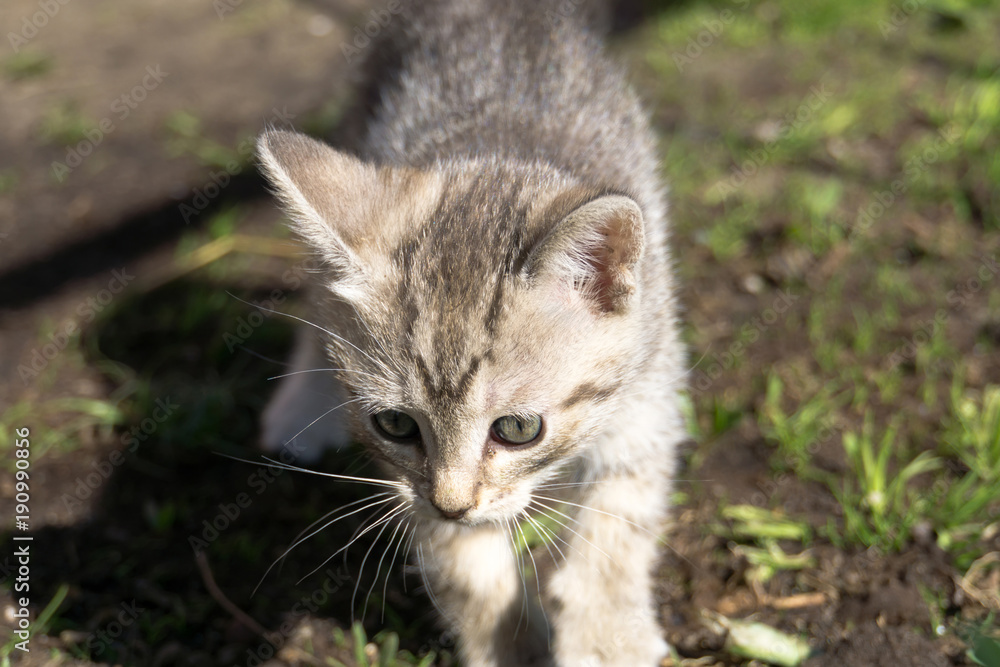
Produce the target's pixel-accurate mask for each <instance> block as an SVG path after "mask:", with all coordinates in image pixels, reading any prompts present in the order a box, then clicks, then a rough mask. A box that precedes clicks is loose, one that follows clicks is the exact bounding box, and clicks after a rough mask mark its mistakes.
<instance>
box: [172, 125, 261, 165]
mask: <svg viewBox="0 0 1000 667" xmlns="http://www.w3.org/2000/svg"><path fill="white" fill-rule="evenodd" d="M166 130H167V134H168V139H167V150H168V151H169V152H170V153H171V154H172V155H174V156H181V155H193V156H194V157H195V158H197V159H198V161H199V162H201V163H202V164H203V165H205V166H208V167H212V168H215V169H227V170H229V171H230V172H233V171H242V170H243V169H245V168H246V167H247V166H248V165H249V164H250V157H251V155H250V153H249V152H247V151H239V150H236V149H234V148H230V147H228V146H225V145H223V144H221V143H219V142H218V141H215V140H214V139H210V138H209V137H208V136H207V135H206V134H205V133H204V131H203V128H202V121H201V119H200V118H199V117H198V116H196V115H194V114H192V113H190V112H188V111H183V110H179V111H175V112H174V113H172V114H171V115H170V116H169V117H168V118H167V121H166ZM240 145H241V146H242V145H244V144H242V143H241V144H240Z"/></svg>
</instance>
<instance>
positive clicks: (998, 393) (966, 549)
mask: <svg viewBox="0 0 1000 667" xmlns="http://www.w3.org/2000/svg"><path fill="white" fill-rule="evenodd" d="M943 440H944V450H945V454H947V455H949V456H953V457H955V458H957V459H958V460H959V461H961V463H962V464H963V465H964V466H965V467H966V469H967V470H966V472H965V473H964V474H963V475H962V476H961V477H960V478H959V479H958V480H956V481H950V480H944V479H942V480H941V481H940V482H939V483H938V484H937V486H936V489H937V492H936V493H935V502H934V505H933V506H934V511H933V512H932V513H931V517H932V520H933V523H934V526H935V529H936V531H937V541H938V545H939V546H940V547H941V548H942V549H944V550H946V551H950V552H952V553H954V554H955V557H956V561H957V565H958V566H959V568H960V569H961V570H963V571H964V570H965V569H966V568H968V566H969V565H970V564H971V563H972V561H973V560H975V559H976V558H978V557H979V556H980V555H982V552H983V548H984V540H985V539H988V538H989V537H990V536H991V535H995V534H996V533H997V532H998V531H1000V520H998V517H1000V386H995V385H993V386H988V387H986V389H984V390H983V392H982V395H981V397H979V396H975V395H973V394H968V393H964V394H963V392H962V391H961V389H960V384H959V383H958V382H956V383H955V384H954V385H953V389H952V416H951V418H950V419H949V421H948V422H947V424H946V429H945V434H944V437H943Z"/></svg>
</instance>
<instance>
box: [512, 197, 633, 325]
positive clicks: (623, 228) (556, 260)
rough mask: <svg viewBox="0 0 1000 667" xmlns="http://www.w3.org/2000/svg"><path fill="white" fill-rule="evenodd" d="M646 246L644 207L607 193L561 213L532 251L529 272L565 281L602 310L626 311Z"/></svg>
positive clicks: (533, 274) (527, 267)
mask: <svg viewBox="0 0 1000 667" xmlns="http://www.w3.org/2000/svg"><path fill="white" fill-rule="evenodd" d="M644 245H645V241H644V232H643V223H642V211H641V210H640V209H639V205H638V204H636V203H635V201H633V200H632V199H630V198H629V197H624V196H621V195H607V196H604V197H599V198H597V199H594V200H593V201H590V202H588V203H586V204H584V205H583V206H580V207H579V208H577V209H576V210H574V211H573V212H572V213H570V214H569V215H567V216H566V217H565V218H563V219H562V220H561V221H560V222H559V223H558V224H557V225H556V226H555V227H554V228H553V230H552V231H551V232H550V233H549V235H548V236H547V237H546V238H545V239H544V240H543V241H542V242H541V243H540V244H539V245H538V247H537V248H535V250H534V251H533V252H532V254H531V256H530V257H529V259H528V262H527V264H526V266H525V268H526V270H527V273H528V275H529V276H539V277H551V278H554V279H556V280H560V281H565V282H569V283H570V284H571V286H572V288H573V289H576V290H578V291H579V292H580V293H581V295H582V296H583V297H584V298H585V299H586V300H588V301H589V302H590V303H591V304H592V306H593V307H594V309H595V310H597V311H598V312H600V313H619V312H623V311H625V310H627V308H628V306H629V305H630V303H631V302H632V297H633V295H634V294H635V291H636V287H637V281H636V269H637V268H638V264H639V261H640V260H641V259H642V252H643V247H644Z"/></svg>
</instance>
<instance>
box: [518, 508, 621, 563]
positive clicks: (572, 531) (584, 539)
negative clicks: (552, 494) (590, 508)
mask: <svg viewBox="0 0 1000 667" xmlns="http://www.w3.org/2000/svg"><path fill="white" fill-rule="evenodd" d="M534 498H535V499H534V500H533V501H532V502H534V503H535V504H536V505H539V506H541V507H544V508H545V509H547V510H549V511H551V512H555V513H556V514H558V515H560V516H564V517H566V518H567V519H569V520H570V521H572V522H573V523H581V522H580V521H579V520H577V519H575V518H573V517H571V516H570V515H568V514H566V513H564V512H560V511H559V510H557V509H556V508H554V507H549V506H548V505H546V504H544V503H541V502H538V500H537V498H538V496H534ZM556 502H560V501H556ZM550 518H551V517H550ZM556 523H559V524H560V525H561V526H562V527H563V528H565V529H566V530H568V531H569V532H571V533H573V534H574V535H576V536H577V537H579V538H580V539H581V540H583V541H584V542H586V543H587V544H589V545H590V546H592V547H594V549H596V550H597V551H598V552H600V554H601V555H602V556H604V557H605V558H607V559H608V560H614V559H613V558H611V556H609V555H608V554H607V553H605V552H604V550H603V549H601V548H600V547H599V546H597V545H596V544H594V543H593V542H591V541H590V540H588V539H587V538H586V537H584V536H583V535H581V534H580V533H578V532H576V531H575V530H573V529H572V528H570V526H569V524H566V523H562V522H561V521H558V520H556Z"/></svg>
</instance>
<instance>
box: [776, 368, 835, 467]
mask: <svg viewBox="0 0 1000 667" xmlns="http://www.w3.org/2000/svg"><path fill="white" fill-rule="evenodd" d="M845 401H846V394H842V395H840V396H836V395H835V387H834V385H827V386H826V387H824V388H823V389H822V390H820V392H819V393H817V394H816V395H815V396H813V397H812V398H810V399H808V400H806V401H802V402H801V403H800V404H799V406H798V408H797V409H796V410H795V412H793V413H791V414H787V413H786V412H785V409H784V407H783V403H784V383H783V382H782V380H781V378H780V377H778V375H771V376H769V377H768V379H767V390H766V393H765V395H764V405H763V409H762V411H761V413H760V415H759V419H758V423H759V425H760V429H761V433H763V434H764V437H766V438H767V439H768V440H770V441H772V442H774V443H775V444H776V445H777V446H778V450H777V452H776V453H775V456H773V457H772V458H771V463H772V466H774V467H776V468H777V469H779V470H794V471H795V472H796V473H797V474H798V475H800V476H802V477H806V478H808V477H811V476H814V472H812V470H811V465H810V464H811V460H812V455H813V453H814V452H815V448H816V447H817V446H818V445H819V444H820V443H822V442H825V441H826V440H827V439H829V438H830V436H831V435H832V434H833V433H834V431H835V430H836V421H835V419H836V418H835V415H836V411H837V409H838V408H839V407H840V406H842V405H843V403H844V402H845Z"/></svg>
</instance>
